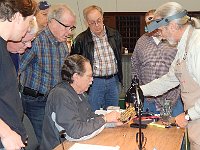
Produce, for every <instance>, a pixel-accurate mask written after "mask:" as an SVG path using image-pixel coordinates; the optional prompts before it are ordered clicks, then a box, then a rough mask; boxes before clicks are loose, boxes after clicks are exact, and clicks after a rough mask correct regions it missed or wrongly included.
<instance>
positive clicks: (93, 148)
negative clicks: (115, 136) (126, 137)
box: [69, 143, 120, 150]
mask: <svg viewBox="0 0 200 150" xmlns="http://www.w3.org/2000/svg"><path fill="white" fill-rule="evenodd" d="M83 149H85V150H120V147H119V146H115V147H114V146H101V145H91V144H80V143H75V144H74V145H73V146H72V147H71V148H70V149H69V150H83Z"/></svg>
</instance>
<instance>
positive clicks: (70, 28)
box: [54, 18, 76, 31]
mask: <svg viewBox="0 0 200 150" xmlns="http://www.w3.org/2000/svg"><path fill="white" fill-rule="evenodd" d="M54 19H55V18H54ZM55 20H56V21H57V22H58V23H59V24H61V25H62V26H64V27H65V28H69V30H71V31H73V30H75V29H76V27H75V26H72V27H71V26H68V25H65V24H63V23H62V22H60V21H59V20H57V19H55Z"/></svg>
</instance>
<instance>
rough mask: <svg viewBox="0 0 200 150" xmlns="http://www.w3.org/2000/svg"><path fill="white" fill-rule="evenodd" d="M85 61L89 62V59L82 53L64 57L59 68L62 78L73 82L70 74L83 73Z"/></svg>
mask: <svg viewBox="0 0 200 150" xmlns="http://www.w3.org/2000/svg"><path fill="white" fill-rule="evenodd" d="M85 62H88V63H90V61H89V60H88V59H87V58H85V57H84V56H82V55H78V54H74V55H70V56H68V57H66V59H65V61H64V64H63V67H62V70H61V76H62V80H63V81H67V82H68V83H73V79H72V76H73V75H74V74H75V73H78V74H79V75H83V74H84V73H85V71H86V70H85Z"/></svg>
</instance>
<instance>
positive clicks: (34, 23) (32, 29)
mask: <svg viewBox="0 0 200 150" xmlns="http://www.w3.org/2000/svg"><path fill="white" fill-rule="evenodd" d="M38 31H39V27H38V23H37V21H36V18H35V16H34V17H33V20H32V21H31V22H30V30H29V31H28V33H29V34H37V32H38Z"/></svg>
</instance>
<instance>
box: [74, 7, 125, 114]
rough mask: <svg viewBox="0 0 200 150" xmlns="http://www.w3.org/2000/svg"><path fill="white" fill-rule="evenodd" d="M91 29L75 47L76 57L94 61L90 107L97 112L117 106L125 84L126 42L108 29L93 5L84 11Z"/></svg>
mask: <svg viewBox="0 0 200 150" xmlns="http://www.w3.org/2000/svg"><path fill="white" fill-rule="evenodd" d="M83 15H84V18H85V21H86V23H87V25H88V29H87V30H86V31H84V32H82V33H81V34H79V35H78V36H77V37H76V39H75V42H74V44H73V46H72V52H71V53H72V54H80V55H83V56H85V57H87V58H88V59H89V60H90V63H91V64H92V68H93V77H94V81H93V84H92V86H91V87H90V90H89V103H90V104H91V106H92V109H93V111H95V110H97V109H100V108H107V107H108V106H111V105H112V106H117V105H118V100H119V87H118V86H119V85H118V84H119V81H120V82H121V81H122V63H121V48H122V39H121V35H120V34H119V32H118V31H116V30H114V29H111V28H109V27H106V26H104V24H103V12H102V9H101V8H100V7H98V6H95V5H92V6H89V7H87V8H85V9H84V10H83Z"/></svg>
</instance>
